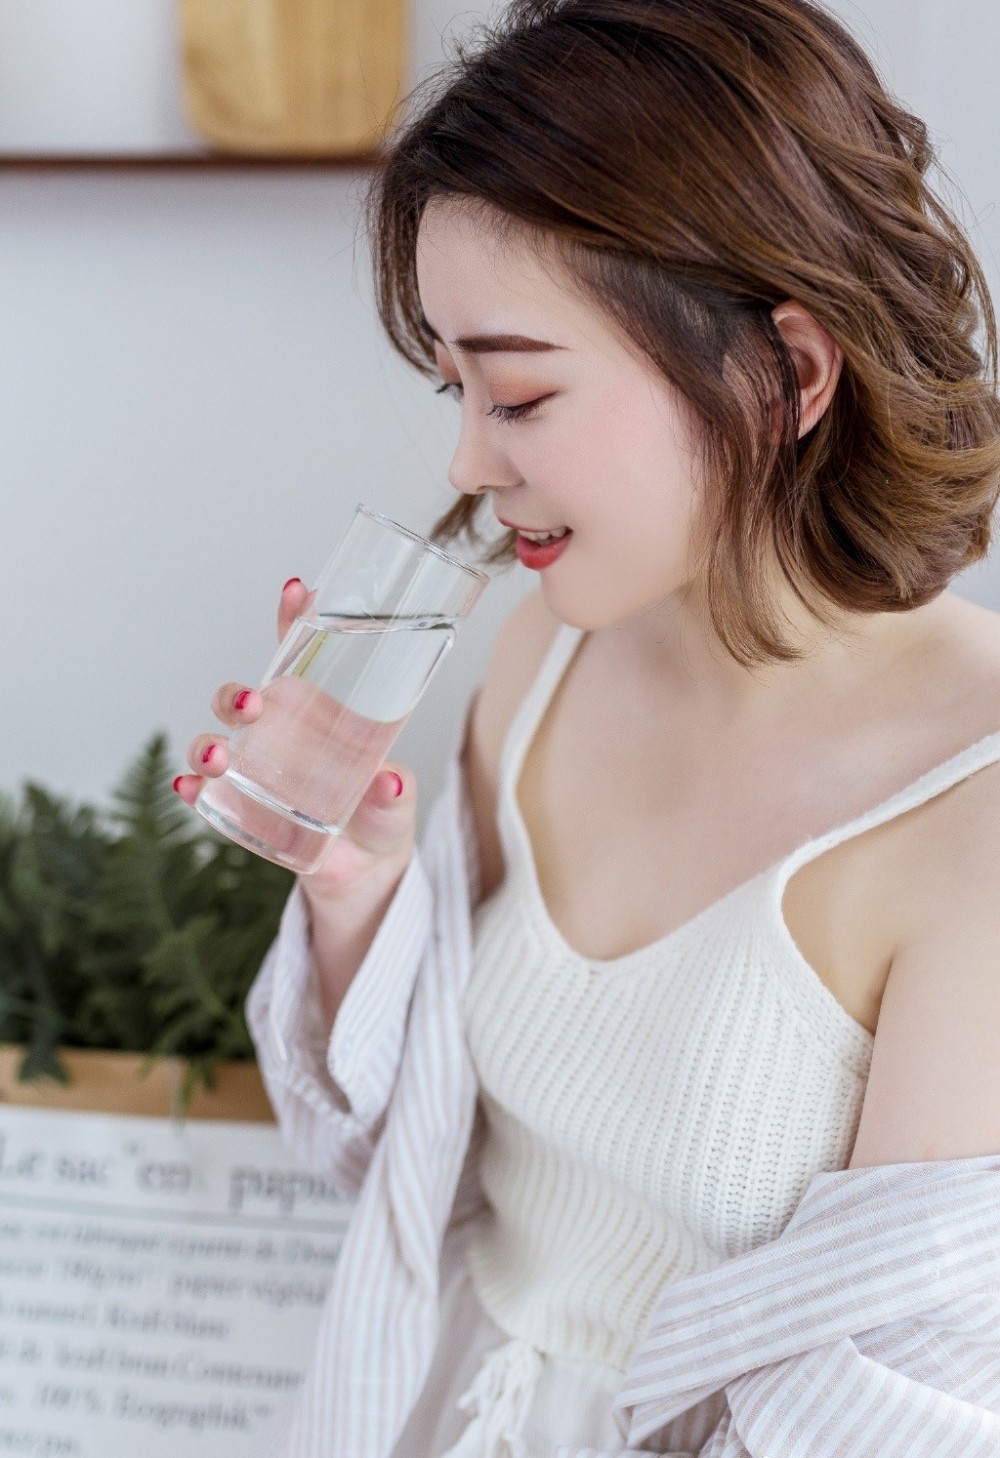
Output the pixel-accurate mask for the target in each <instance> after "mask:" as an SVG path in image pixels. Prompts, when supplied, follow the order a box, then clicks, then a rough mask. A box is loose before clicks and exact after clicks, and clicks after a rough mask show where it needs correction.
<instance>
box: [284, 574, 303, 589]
mask: <svg viewBox="0 0 1000 1458" xmlns="http://www.w3.org/2000/svg"><path fill="white" fill-rule="evenodd" d="M301 581H302V578H301V577H289V579H288V581H287V582H286V583H285V585H284V587H283V588H282V589H281V590H282V592H287V591H288V589H289V588H290V587H291V585H292V583H293V582H301Z"/></svg>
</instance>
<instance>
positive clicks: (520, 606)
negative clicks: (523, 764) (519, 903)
mask: <svg viewBox="0 0 1000 1458" xmlns="http://www.w3.org/2000/svg"><path fill="white" fill-rule="evenodd" d="M559 623H560V619H559V618H557V617H555V615H554V614H553V613H551V612H550V611H549V609H548V607H547V605H546V603H545V600H544V598H543V596H542V592H541V589H540V588H536V589H535V591H534V592H531V593H529V594H528V595H527V596H526V597H524V598H522V599H521V601H520V602H518V603H517V604H516V606H515V607H514V608H513V609H512V610H511V611H510V612H509V613H508V614H507V617H506V618H505V619H504V620H503V622H502V623H501V625H500V629H499V631H498V633H497V636H496V639H495V640H494V644H493V650H492V653H491V655H490V659H489V662H488V664H487V667H486V673H485V676H484V678H483V680H482V682H481V684H480V686H479V688H478V690H477V691H476V695H475V699H474V701H473V704H472V708H471V710H470V721H469V728H468V732H467V734H466V739H465V743H464V746H463V749H462V769H463V773H464V776H465V785H466V791H467V793H468V797H469V802H470V805H471V807H472V815H473V820H474V822H475V827H476V839H477V845H478V851H479V867H480V896H481V897H483V896H486V895H488V894H489V893H490V892H491V891H492V890H493V889H494V887H495V886H497V885H498V884H499V882H500V881H501V880H502V878H503V873H504V865H503V855H502V852H501V848H500V841H499V836H498V834H497V827H496V806H497V795H498V792H499V771H500V755H501V751H502V749H503V745H504V741H505V740H506V737H507V732H508V730H509V729H510V725H511V722H512V720H513V718H514V715H515V714H516V712H517V709H518V706H519V705H520V703H521V701H522V700H523V698H524V696H525V694H526V693H527V692H528V689H529V688H530V687H531V683H532V681H533V679H534V677H535V675H536V674H537V672H538V669H539V667H540V665H541V662H542V659H543V657H544V656H545V652H546V650H547V648H548V646H549V644H550V643H551V641H552V637H553V635H554V633H555V631H556V629H557V628H558V626H559Z"/></svg>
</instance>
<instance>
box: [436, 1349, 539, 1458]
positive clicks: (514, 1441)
mask: <svg viewBox="0 0 1000 1458" xmlns="http://www.w3.org/2000/svg"><path fill="white" fill-rule="evenodd" d="M541 1370H542V1357H541V1353H540V1352H538V1351H537V1350H536V1348H535V1347H533V1346H531V1345H530V1343H528V1342H524V1341H521V1340H520V1338H518V1337H515V1338H514V1339H513V1340H512V1341H509V1342H506V1343H505V1344H504V1345H503V1346H502V1347H497V1348H496V1350H495V1351H492V1352H490V1353H489V1354H488V1355H487V1357H486V1359H485V1360H484V1362H483V1365H482V1366H481V1367H480V1369H479V1371H478V1372H477V1373H476V1376H475V1379H474V1380H473V1382H472V1385H471V1387H469V1388H468V1390H467V1391H466V1392H463V1393H462V1396H461V1397H460V1398H459V1399H458V1403H457V1406H458V1407H459V1408H460V1409H461V1410H462V1412H467V1413H471V1414H472V1415H473V1416H472V1421H471V1422H470V1423H469V1426H468V1427H467V1428H466V1429H465V1431H464V1433H463V1434H462V1436H461V1437H460V1438H459V1440H458V1442H457V1443H456V1444H455V1445H454V1447H451V1448H449V1449H448V1451H447V1453H443V1454H442V1455H441V1458H532V1455H531V1454H530V1453H529V1452H528V1449H527V1448H526V1447H525V1445H524V1442H523V1440H522V1439H521V1437H520V1430H521V1426H522V1424H523V1423H524V1420H525V1418H526V1417H527V1415H528V1410H529V1408H530V1407H531V1399H532V1397H533V1396H534V1394H535V1387H536V1385H537V1382H538V1377H539V1374H540V1372H541Z"/></svg>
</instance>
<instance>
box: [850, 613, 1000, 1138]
mask: <svg viewBox="0 0 1000 1458" xmlns="http://www.w3.org/2000/svg"><path fill="white" fill-rule="evenodd" d="M958 622H959V623H960V624H961V626H962V627H963V629H964V632H963V636H962V639H961V641H960V642H959V641H956V643H955V645H954V651H955V654H956V656H960V658H961V666H960V671H961V676H962V680H963V693H962V695H961V696H960V697H959V698H958V699H957V700H956V701H955V702H954V704H953V707H952V714H954V715H955V717H956V718H957V720H958V722H960V723H961V724H962V725H963V726H964V728H963V731H962V733H961V734H960V735H955V738H956V739H957V740H958V747H959V748H963V747H971V746H972V745H973V744H974V743H976V742H978V741H979V740H980V739H986V738H991V739H992V740H993V744H992V745H991V746H990V750H991V752H990V753H989V755H988V756H987V759H986V761H985V762H984V763H981V764H980V765H979V767H978V768H976V769H974V770H973V771H971V772H970V773H969V774H967V775H966V776H964V777H963V778H962V779H960V780H959V781H958V782H957V783H955V784H953V785H952V786H951V787H950V788H949V789H948V790H947V791H946V792H945V793H943V794H942V795H940V796H939V797H936V799H935V801H932V802H930V804H929V805H928V807H927V809H928V810H929V812H930V813H928V814H923V815H919V816H917V817H915V821H914V828H913V832H912V833H911V835H910V836H909V837H908V839H907V840H906V841H905V842H904V843H903V844H902V846H901V859H900V867H899V872H900V875H901V880H903V881H905V883H906V886H907V887H908V890H907V891H906V895H905V898H904V901H903V904H904V906H905V910H906V915H905V917H904V918H903V919H902V920H901V923H900V929H901V935H900V938H899V941H898V943H897V945H896V947H895V949H894V951H893V955H892V960H891V964H890V967H889V974H888V978H887V980H886V984H885V989H884V992H883V995H882V1002H881V1007H880V1010H879V1016H878V1023H877V1025H876V1030H875V1042H874V1045H873V1048H872V1059H871V1066H870V1069H869V1074H868V1082H867V1085H866V1089H865V1098H864V1103H863V1106H862V1111H861V1121H860V1124H859V1127H858V1133H857V1138H856V1140H855V1145H854V1150H853V1153H852V1156H851V1165H852V1166H855V1165H871V1164H892V1163H898V1162H902V1161H906V1160H931V1159H957V1158H961V1157H964V1156H975V1155H983V1154H995V1153H1000V894H998V889H1000V614H996V613H993V612H990V611H988V610H987V609H983V608H977V607H973V605H971V604H969V605H968V611H964V610H963V611H962V613H961V615H960V617H959V618H958ZM890 879H891V880H892V882H893V883H894V882H895V880H896V872H891V874H890Z"/></svg>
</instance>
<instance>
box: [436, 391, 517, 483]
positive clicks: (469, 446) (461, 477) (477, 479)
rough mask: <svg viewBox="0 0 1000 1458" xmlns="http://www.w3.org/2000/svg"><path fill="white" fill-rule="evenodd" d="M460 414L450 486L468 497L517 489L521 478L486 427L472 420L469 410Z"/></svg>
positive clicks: (450, 472) (483, 423) (486, 425)
mask: <svg viewBox="0 0 1000 1458" xmlns="http://www.w3.org/2000/svg"><path fill="white" fill-rule="evenodd" d="M462 414H463V420H462V427H461V430H460V431H459V436H458V443H457V445H456V446H455V450H454V453H453V455H452V458H451V465H450V466H449V467H448V480H449V482H450V483H451V485H452V486H454V488H455V490H456V491H463V492H464V493H465V494H466V495H467V496H479V495H481V494H482V493H483V492H484V491H497V490H499V491H505V490H507V489H508V487H511V486H516V485H517V483H518V481H519V480H520V476H519V475H518V472H517V470H516V469H515V467H514V465H513V462H512V461H511V459H510V457H509V456H508V455H507V453H506V451H504V450H503V449H502V447H501V446H499V445H498V444H497V441H496V439H495V437H494V432H493V431H492V430H491V429H490V428H489V424H488V423H486V422H482V421H477V420H474V419H472V418H471V415H470V412H469V411H468V410H464V411H463V412H462ZM501 428H502V427H501Z"/></svg>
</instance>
